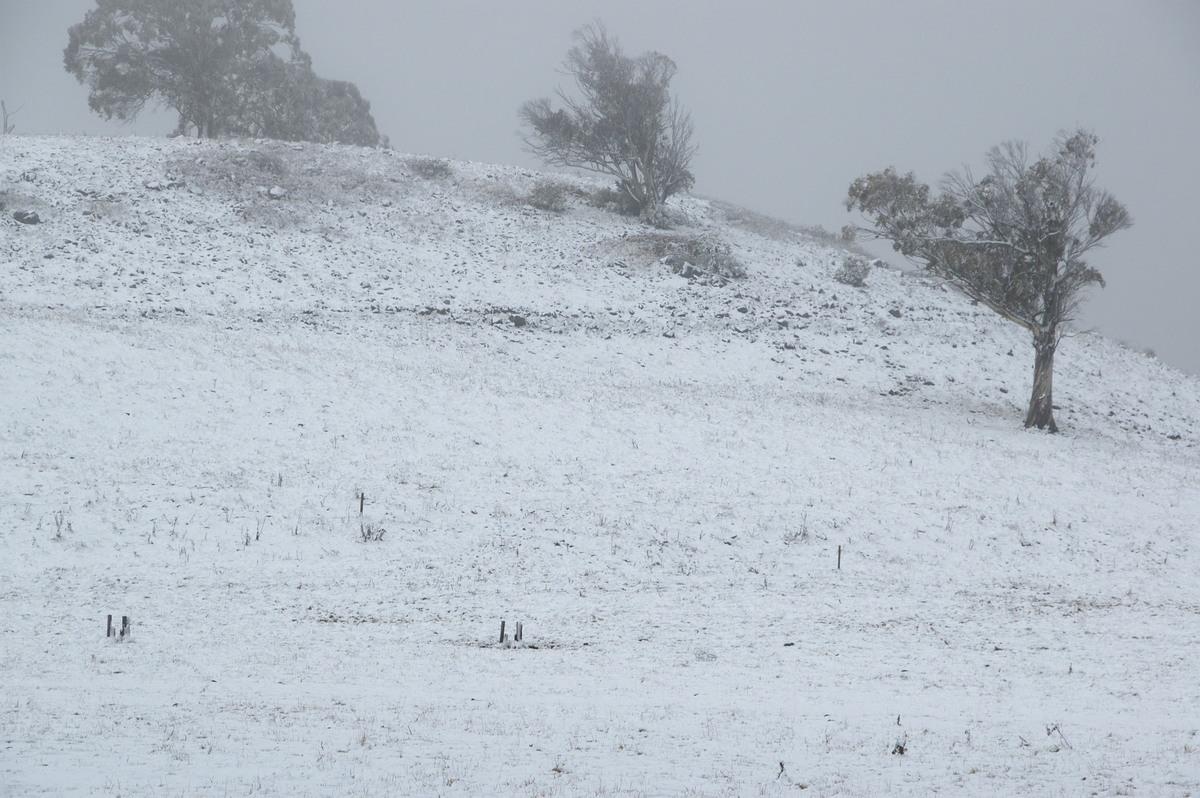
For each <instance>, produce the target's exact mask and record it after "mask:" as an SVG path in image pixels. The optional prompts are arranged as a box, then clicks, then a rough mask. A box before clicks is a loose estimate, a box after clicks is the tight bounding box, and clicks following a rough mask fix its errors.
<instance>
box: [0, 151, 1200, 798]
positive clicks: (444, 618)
mask: <svg viewBox="0 0 1200 798" xmlns="http://www.w3.org/2000/svg"><path fill="white" fill-rule="evenodd" d="M447 166H448V167H449V168H448V171H447V173H445V174H441V175H440V176H439V174H438V171H439V170H438V169H435V168H433V167H431V165H430V164H429V163H427V162H422V161H421V160H420V159H415V158H411V157H407V156H402V155H398V154H395V153H392V152H387V151H372V150H357V149H352V148H339V147H318V146H311V145H306V146H303V147H300V146H286V145H279V144H272V143H253V142H243V143H235V142H222V143H197V142H194V141H181V140H175V141H168V140H143V139H84V138H48V137H20V136H7V137H0V201H3V202H4V203H5V205H6V208H5V210H4V212H3V220H0V343H2V345H0V386H2V390H0V496H3V500H2V501H0V563H2V565H0V629H2V630H3V642H2V648H0V685H3V701H2V702H0V793H3V794H6V795H7V794H12V795H112V796H160V795H180V796H210V795H217V796H224V795H273V796H274V795H278V796H326V795H329V796H343V795H351V796H352V795H360V796H389V795H463V796H474V795H528V796H576V795H598V796H658V795H689V796H744V795H762V796H779V795H801V794H803V795H819V796H833V795H846V796H893V795H928V794H942V795H1046V796H1054V795H1070V796H1073V795H1155V796H1159V795H1171V796H1187V795H1197V794H1200V576H1198V575H1200V557H1198V554H1197V547H1196V539H1197V533H1198V532H1200V381H1198V380H1197V379H1195V378H1193V377H1189V376H1186V375H1184V374H1182V373H1180V372H1178V371H1175V370H1173V369H1170V368H1168V367H1165V366H1163V365H1162V364H1160V363H1158V362H1157V361H1155V360H1153V359H1151V358H1147V357H1145V356H1143V355H1140V354H1137V353H1134V352H1130V351H1128V350H1125V349H1123V348H1121V347H1119V346H1117V345H1115V344H1113V343H1112V342H1109V341H1107V340H1105V339H1103V338H1101V337H1099V336H1096V335H1092V334H1080V335H1077V336H1075V337H1073V338H1069V339H1067V340H1066V341H1064V343H1063V344H1062V347H1061V349H1060V356H1059V358H1058V362H1057V374H1056V385H1055V389H1056V398H1057V400H1058V404H1059V405H1060V407H1061V410H1060V411H1059V412H1058V420H1059V424H1060V426H1061V427H1062V428H1063V433H1062V434H1060V435H1056V436H1053V435H1047V434H1044V433H1037V432H1027V431H1024V430H1022V429H1021V420H1022V417H1023V410H1024V403H1025V401H1026V400H1027V398H1028V390H1029V377H1030V374H1031V372H1032V349H1031V347H1030V346H1029V342H1028V340H1027V336H1026V334H1025V333H1023V331H1021V330H1019V329H1017V328H1015V327H1013V326H1012V325H1010V324H1007V323H1005V322H1003V321H1001V320H999V319H997V318H996V317H994V316H993V315H992V314H990V313H988V312H987V311H985V310H984V309H982V308H980V307H974V306H972V305H971V304H970V302H969V301H968V300H966V299H964V298H963V297H962V296H961V295H959V294H957V293H955V292H953V291H952V290H949V289H947V288H945V287H944V286H940V285H938V284H936V283H934V282H931V281H929V280H926V279H924V278H921V277H916V276H913V275H909V274H904V273H901V272H899V271H895V270H891V269H882V268H881V269H876V270H874V271H873V272H872V274H871V275H870V277H869V278H868V281H867V283H866V285H865V286H864V287H863V288H850V287H848V286H846V285H843V284H841V283H839V282H837V281H835V280H834V279H833V273H834V272H835V271H836V269H837V267H838V266H839V265H840V263H841V261H842V259H843V258H844V256H845V254H846V253H844V252H843V251H840V250H838V249H836V248H834V249H831V248H828V247H826V246H824V245H822V244H820V243H818V242H816V241H813V240H810V239H808V238H805V237H804V236H803V235H801V234H800V233H798V232H797V231H795V230H792V229H789V228H787V227H785V226H783V225H779V224H774V223H771V222H770V221H769V220H763V219H760V218H757V217H754V216H752V215H750V214H745V213H740V212H738V211H736V210H735V209H731V208H728V207H726V206H723V205H721V204H719V203H713V202H708V201H704V200H699V199H693V198H687V199H684V200H682V201H680V202H678V203H677V204H676V206H675V208H674V213H675V214H676V216H677V220H678V225H677V227H676V229H674V230H671V231H665V232H663V231H654V230H650V229H647V228H644V227H642V226H640V225H638V224H637V223H636V222H634V221H632V220H628V219H623V218H620V217H616V216H614V215H612V214H610V213H608V212H606V211H604V210H601V209H598V208H595V207H593V206H592V205H590V204H589V203H588V202H587V196H586V195H587V194H588V193H589V192H592V191H594V189H595V188H596V187H597V186H598V185H599V184H595V183H590V182H588V181H585V180H579V179H576V178H567V177H562V176H557V177H556V176H553V175H539V174H533V173H529V172H527V171H523V170H519V169H514V168H509V167H500V166H490V165H482V164H469V163H449V164H447ZM422 174H425V175H428V176H426V177H422ZM546 179H551V180H558V181H560V182H561V183H562V184H563V185H564V186H566V187H567V188H568V197H569V200H570V201H569V207H568V209H567V210H566V211H565V212H563V213H561V214H558V213H552V212H549V211H544V210H539V209H537V208H534V207H531V206H530V205H528V204H526V201H525V200H526V198H527V197H529V196H530V192H532V191H533V189H534V188H535V186H536V185H537V183H538V182H539V181H541V180H546ZM272 189H277V190H276V191H274V192H272ZM17 210H32V211H35V212H37V213H38V214H39V216H40V217H41V220H42V223H41V224H38V225H24V224H19V223H17V222H16V221H14V220H13V218H12V213H13V212H14V211H17ZM696 235H707V236H710V237H713V236H715V237H718V238H720V239H721V240H723V241H725V242H727V243H728V244H729V245H730V246H731V248H732V250H733V253H734V254H735V255H736V256H737V258H738V259H739V260H740V261H741V263H742V264H744V265H745V267H746V268H747V271H748V272H749V276H748V277H747V278H746V279H744V280H738V281H734V282H732V283H730V284H728V285H718V284H707V283H705V282H704V281H695V280H693V281H689V280H686V279H684V278H682V277H679V276H676V275H675V274H673V273H672V271H671V269H670V268H669V267H667V266H665V265H664V264H662V263H660V262H659V259H660V257H661V255H662V253H663V252H664V251H667V248H668V247H669V244H670V241H664V240H663V239H664V237H669V238H671V240H675V239H682V238H686V237H689V236H696ZM360 508H361V512H360ZM364 538H372V539H364ZM379 538H381V539H379ZM839 557H840V560H839ZM839 562H840V568H839ZM108 614H114V615H116V616H118V617H119V616H121V615H128V616H130V617H131V620H132V624H133V626H132V629H133V633H132V636H131V637H130V639H128V640H125V641H121V642H117V641H113V640H107V639H106V638H105V629H104V626H105V619H106V616H107V615H108ZM501 620H506V621H507V624H508V626H507V628H508V631H509V632H510V633H511V631H512V629H513V627H514V625H515V623H516V622H518V621H520V622H522V623H523V624H524V630H525V639H524V641H523V643H522V644H521V645H516V646H513V645H509V646H502V645H500V644H499V643H498V635H499V628H500V622H501Z"/></svg>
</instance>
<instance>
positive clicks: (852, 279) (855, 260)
mask: <svg viewBox="0 0 1200 798" xmlns="http://www.w3.org/2000/svg"><path fill="white" fill-rule="evenodd" d="M870 273H871V264H870V263H868V262H867V260H866V258H860V257H859V256H857V255H847V256H846V259H845V260H843V261H842V265H841V267H839V268H838V270H837V271H836V272H834V274H833V279H835V280H837V281H838V282H839V283H845V284H846V285H849V286H853V287H855V288H862V287H863V285H864V284H865V283H866V282H867V275H869V274H870Z"/></svg>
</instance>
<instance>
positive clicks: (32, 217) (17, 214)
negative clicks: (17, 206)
mask: <svg viewBox="0 0 1200 798" xmlns="http://www.w3.org/2000/svg"><path fill="white" fill-rule="evenodd" d="M13 218H14V219H16V220H17V221H18V222H20V223H21V224H41V223H42V217H40V216H38V215H37V214H36V213H35V212H33V211H14V212H13Z"/></svg>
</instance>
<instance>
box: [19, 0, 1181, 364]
mask: <svg viewBox="0 0 1200 798" xmlns="http://www.w3.org/2000/svg"><path fill="white" fill-rule="evenodd" d="M294 3H295V8H296V17H297V25H296V27H297V33H298V34H299V36H300V40H301V43H302V46H303V47H304V49H305V50H306V51H307V52H308V53H309V54H310V55H311V56H312V58H313V68H314V70H315V71H316V72H317V73H318V74H319V75H321V76H323V77H327V78H335V79H339V80H350V81H353V82H354V83H355V84H356V85H357V86H358V87H359V89H360V90H361V91H362V94H363V96H364V97H366V98H367V99H368V100H370V101H371V105H372V112H373V114H374V116H375V120H376V122H377V123H378V126H379V129H380V131H381V132H382V133H384V134H385V135H387V136H389V137H390V139H391V144H392V146H393V147H394V148H396V149H397V150H400V151H402V152H413V153H422V154H428V155H435V156H441V157H448V158H459V159H465V160H473V161H484V162H493V163H505V164H517V165H526V166H531V167H537V166H539V164H538V162H537V161H536V160H535V159H534V158H533V157H532V156H530V155H528V154H527V153H525V152H523V151H522V148H521V142H520V138H519V135H518V123H517V116H516V109H517V107H518V106H519V105H520V104H521V103H522V102H524V101H525V100H529V99H533V98H535V97H541V96H550V95H552V94H553V92H554V90H555V88H556V87H558V86H560V85H561V86H564V87H569V84H568V83H567V82H566V78H565V77H564V76H563V75H562V74H560V72H559V67H560V64H561V62H562V59H563V56H564V55H565V53H566V51H567V49H568V47H569V46H570V44H571V41H570V34H571V32H572V31H573V30H574V29H576V28H578V27H579V26H581V25H583V24H584V23H586V22H589V21H591V20H594V19H599V20H602V21H603V22H604V23H605V24H606V25H607V26H608V28H609V31H610V33H612V34H615V35H616V36H617V37H619V38H620V39H621V42H622V44H623V45H624V46H625V49H626V51H627V52H629V53H630V54H634V55H636V54H640V53H642V52H645V51H647V50H657V51H659V52H662V53H665V54H666V55H669V56H670V57H671V58H672V59H674V60H675V62H676V63H677V64H678V67H679V71H678V74H677V76H676V78H675V81H674V83H673V88H674V90H675V92H676V93H677V94H678V96H679V98H680V100H681V101H682V103H683V105H684V106H685V107H687V108H688V109H689V110H690V111H691V113H692V117H693V120H694V122H695V126H696V136H695V138H696V142H697V143H698V144H699V147H700V153H699V155H698V156H697V158H696V160H695V162H694V164H693V166H694V169H693V171H694V172H695V174H696V186H695V189H694V192H695V193H697V194H700V195H704V196H711V197H715V198H719V199H723V200H728V201H730V202H734V203H736V204H739V205H743V206H745V207H748V208H751V209H753V210H757V211H760V212H763V213H767V214H769V215H772V216H776V217H779V218H782V219H785V220H787V221H792V222H798V223H801V224H806V225H822V226H825V227H827V228H829V229H830V230H837V229H840V228H841V226H842V225H844V224H846V223H849V222H854V221H858V220H857V219H855V218H853V217H851V215H850V214H849V213H847V212H846V210H845V208H844V206H843V205H842V200H843V198H844V197H845V195H846V189H847V187H848V186H849V184H850V182H851V181H852V180H853V179H854V178H855V177H858V176H860V175H862V174H866V173H867V172H873V171H878V170H880V169H883V168H884V167H887V166H895V167H896V168H897V169H899V170H900V171H902V172H906V171H915V172H916V173H917V176H918V177H919V178H921V179H922V180H924V181H925V182H929V183H936V182H937V180H938V179H939V178H940V177H941V175H942V174H943V173H945V172H946V171H947V170H950V169H954V168H957V167H960V166H964V165H966V166H971V167H974V168H975V170H976V171H977V172H981V171H983V156H984V154H985V153H986V152H987V150H988V149H989V148H991V147H992V146H993V145H995V144H998V143H1000V142H1002V141H1005V140H1008V139H1020V140H1024V141H1028V142H1029V143H1030V145H1031V149H1032V151H1033V152H1034V153H1041V152H1042V151H1044V150H1045V149H1046V148H1047V147H1048V146H1049V144H1050V141H1051V140H1052V139H1053V137H1054V135H1055V134H1056V133H1057V132H1058V131H1059V130H1060V129H1064V128H1074V127H1076V126H1084V127H1087V128H1090V129H1092V130H1094V131H1095V132H1096V133H1097V134H1098V135H1099V137H1100V140H1101V141H1100V146H1099V150H1098V156H1099V162H1098V166H1097V169H1096V176H1097V184H1098V185H1099V186H1100V187H1101V188H1105V189H1108V190H1109V191H1111V192H1112V193H1113V194H1114V195H1115V196H1116V197H1117V199H1118V200H1120V201H1122V202H1123V203H1125V205H1126V206H1127V207H1128V208H1129V210H1130V212H1131V213H1132V214H1133V217H1134V227H1133V228H1132V229H1130V230H1125V231H1121V232H1118V233H1116V234H1115V235H1114V236H1113V237H1112V238H1111V239H1110V240H1109V243H1108V245H1107V247H1106V248H1105V249H1102V250H1099V251H1097V252H1096V253H1094V254H1093V256H1092V257H1091V260H1090V262H1091V263H1092V265H1094V266H1096V267H1097V268H1098V269H1099V270H1100V271H1101V272H1102V273H1103V274H1104V276H1105V278H1106V279H1107V281H1108V287H1107V288H1106V289H1102V290H1101V289H1099V288H1096V289H1093V290H1091V292H1090V294H1089V297H1090V298H1089V300H1088V302H1087V303H1086V304H1085V306H1084V308H1083V311H1082V314H1081V318H1080V320H1079V323H1078V326H1080V327H1082V328H1089V327H1094V328H1097V329H1099V330H1101V331H1102V332H1104V333H1105V334H1106V335H1108V336H1109V337H1111V338H1114V339H1117V340H1124V341H1127V342H1129V343H1130V344H1131V345H1133V346H1135V347H1137V348H1139V349H1140V348H1147V347H1148V348H1152V349H1153V350H1155V351H1156V352H1157V353H1158V356H1159V357H1160V358H1162V359H1163V360H1164V361H1166V362H1168V363H1171V364H1172V365H1176V366H1179V367H1181V368H1184V369H1187V370H1189V371H1191V372H1192V373H1194V374H1200V320H1198V314H1197V310H1196V305H1197V303H1198V302H1200V258H1197V256H1196V247H1197V241H1196V237H1195V236H1194V235H1193V234H1192V233H1193V230H1194V229H1195V228H1196V227H1197V225H1198V223H1200V199H1198V198H1197V191H1198V189H1197V185H1196V184H1197V182H1198V181H1200V144H1198V142H1200V44H1198V42H1200V3H1196V2H1194V0H1157V1H1148V0H1140V1H1139V2H1127V1H1126V0H1054V2H1046V1H1045V0H1004V1H1003V2H992V3H984V2H979V3H975V2H968V3H964V2H961V0H926V1H925V2H909V3H905V2H896V0H890V1H885V0H879V1H877V2H875V1H872V2H867V1H866V0H859V1H858V2H855V1H854V0H845V1H843V2H833V1H831V2H819V3H818V2H792V1H791V0H775V1H774V2H765V1H764V0H742V1H741V2H736V3H734V2H716V0H654V1H653V2H650V1H649V0H609V1H606V2H599V1H597V0H589V1H585V0H506V1H505V2H497V1H496V0H407V1H406V2H403V3H398V2H393V0H337V1H336V2H334V0H294ZM93 5H94V3H93V2H92V0H0V99H3V100H5V101H6V102H7V104H8V106H9V109H10V110H12V109H13V108H15V107H17V106H23V107H22V108H21V110H20V112H19V113H17V114H16V115H14V116H13V118H12V122H13V123H15V125H16V131H15V132H16V133H18V134H20V133H69V134H81V133H87V134H102V135H127V134H139V135H163V134H165V133H167V132H169V131H170V130H172V129H173V128H174V126H175V118H174V116H173V115H172V114H169V113H166V114H162V113H160V114H146V115H144V117H143V118H142V119H139V120H138V122H136V123H135V124H133V125H119V124H115V123H106V122H104V121H103V120H102V119H101V118H100V117H98V116H96V115H94V114H91V112H89V111H88V108H87V93H86V90H85V89H84V88H83V87H82V86H80V85H79V84H77V83H76V82H75V80H74V78H72V77H71V76H69V75H68V74H67V73H66V71H65V70H64V69H63V66H62V50H63V48H64V47H65V46H66V43H67V28H68V27H69V26H70V25H72V24H74V23H76V22H79V21H81V20H82V19H83V16H84V14H85V13H86V11H87V10H88V9H89V8H91V7H93ZM3 158H4V152H3V148H2V147H0V169H3V170H7V169H10V168H12V165H11V164H7V163H5V162H3ZM881 254H885V255H887V258H888V260H890V261H892V262H894V263H897V264H900V263H903V260H902V258H900V256H898V255H896V254H894V253H887V252H884V251H883V250H881Z"/></svg>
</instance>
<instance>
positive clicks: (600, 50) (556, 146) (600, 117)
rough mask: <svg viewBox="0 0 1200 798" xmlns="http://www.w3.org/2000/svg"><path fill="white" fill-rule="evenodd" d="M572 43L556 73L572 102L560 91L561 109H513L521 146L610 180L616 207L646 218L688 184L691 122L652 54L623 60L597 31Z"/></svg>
mask: <svg viewBox="0 0 1200 798" xmlns="http://www.w3.org/2000/svg"><path fill="white" fill-rule="evenodd" d="M574 38H575V45H574V46H573V47H572V48H571V49H570V51H569V52H568V53H567V57H566V60H565V61H564V68H565V71H566V73H567V74H568V75H570V76H571V77H572V78H574V80H575V84H576V86H577V88H578V90H579V97H578V98H575V97H572V96H570V95H568V94H567V93H566V92H564V91H562V90H561V89H560V90H559V91H558V98H559V100H560V101H561V102H562V107H561V108H557V109H556V108H555V107H554V106H553V105H552V103H551V101H550V100H549V99H539V100H533V101H531V102H527V103H525V104H524V105H523V106H521V109H520V112H519V113H520V117H521V120H522V121H523V122H524V123H525V125H526V126H527V127H528V132H527V134H526V136H525V144H526V146H527V148H528V149H529V151H530V152H532V153H534V154H536V155H537V156H538V157H540V158H541V159H542V160H543V161H545V162H546V163H548V164H552V165H555V166H566V167H570V168H583V169H590V170H592V171H596V172H600V173H602V174H607V175H610V176H612V177H614V178H616V180H617V191H618V192H619V195H620V197H621V204H622V206H623V207H624V208H625V209H626V210H628V211H630V212H633V213H637V214H641V215H642V216H643V217H644V218H653V217H654V216H655V215H657V214H659V213H660V212H661V208H662V205H663V203H664V202H666V200H667V199H668V198H669V197H671V196H672V195H674V194H677V193H679V192H681V191H686V190H687V189H688V188H690V187H691V186H692V183H693V182H694V178H693V177H692V173H691V171H690V165H691V160H692V157H693V156H694V155H695V153H696V148H695V146H693V144H692V133H693V128H692V120H691V116H690V115H689V114H688V113H687V112H686V111H684V110H683V109H682V108H681V107H680V106H679V103H678V101H677V100H675V99H674V98H673V97H672V96H671V94H670V90H669V88H670V83H671V78H672V77H674V75H675V70H676V67H675V62H674V61H672V60H671V59H670V58H668V57H666V56H665V55H662V54H660V53H646V54H644V55H641V56H638V57H637V58H631V57H629V56H627V55H625V53H624V52H623V51H622V49H621V45H620V43H619V42H618V41H617V40H616V39H615V38H613V37H610V36H609V35H608V32H607V30H605V28H604V26H603V25H601V24H599V23H592V24H591V25H588V26H586V27H584V28H582V29H580V30H578V31H576V32H575V36H574Z"/></svg>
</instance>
